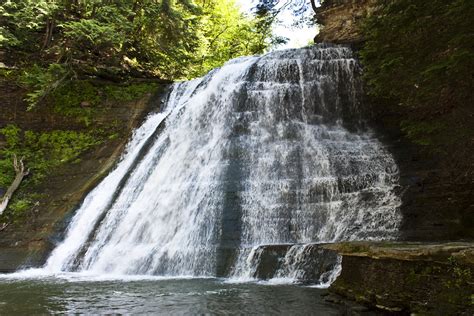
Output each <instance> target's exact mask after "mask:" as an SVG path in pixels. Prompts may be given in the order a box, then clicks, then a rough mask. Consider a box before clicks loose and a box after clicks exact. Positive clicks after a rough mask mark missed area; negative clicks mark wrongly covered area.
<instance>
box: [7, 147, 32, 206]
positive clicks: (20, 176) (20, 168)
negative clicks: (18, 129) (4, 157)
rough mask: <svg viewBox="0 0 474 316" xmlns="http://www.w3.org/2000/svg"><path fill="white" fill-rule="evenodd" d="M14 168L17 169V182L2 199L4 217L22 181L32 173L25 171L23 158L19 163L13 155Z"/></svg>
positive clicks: (13, 183) (14, 182)
mask: <svg viewBox="0 0 474 316" xmlns="http://www.w3.org/2000/svg"><path fill="white" fill-rule="evenodd" d="M13 168H15V172H16V176H15V180H13V182H12V184H11V185H10V187H9V188H8V190H7V192H6V193H5V195H4V196H3V198H2V202H1V203H0V215H2V214H3V212H4V211H5V210H6V209H7V206H8V203H9V202H10V200H11V198H12V196H13V194H14V193H15V191H16V190H17V189H18V187H19V186H20V184H21V181H23V178H24V177H26V176H27V175H28V174H29V173H30V170H29V169H28V170H25V164H24V163H23V158H21V159H20V161H18V158H17V156H16V155H13Z"/></svg>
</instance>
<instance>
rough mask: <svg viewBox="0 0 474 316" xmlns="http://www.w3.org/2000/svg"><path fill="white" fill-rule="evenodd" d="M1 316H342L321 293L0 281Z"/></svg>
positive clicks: (215, 283)
mask: <svg viewBox="0 0 474 316" xmlns="http://www.w3.org/2000/svg"><path fill="white" fill-rule="evenodd" d="M0 282H1V283H0V314H1V315H11V314H15V315H27V314H29V315H31V314H62V313H86V314H111V313H114V314H130V313H132V314H137V313H153V314H156V313H160V314H194V315H195V314H219V315H235V314H284V315H315V314H316V315H341V314H342V313H343V311H342V310H341V307H340V306H337V305H333V304H330V303H328V302H325V301H324V300H323V299H322V297H321V294H322V293H324V291H323V290H320V289H315V288H308V287H299V286H292V285H273V286H270V285H268V286H265V285H259V284H248V283H247V284H232V283H226V282H222V281H220V280H214V279H193V280H148V281H147V280H141V281H129V282H124V281H102V282H97V281H95V282H90V281H88V282H82V281H77V280H76V281H71V280H61V279H53V278H49V279H36V280H31V279H30V280H2V281H0Z"/></svg>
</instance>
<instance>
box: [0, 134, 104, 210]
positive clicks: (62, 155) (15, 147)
mask: <svg viewBox="0 0 474 316" xmlns="http://www.w3.org/2000/svg"><path fill="white" fill-rule="evenodd" d="M0 133H1V134H2V135H3V136H4V137H5V140H6V146H5V148H3V149H1V150H0V187H2V188H7V187H8V186H9V185H10V184H11V183H12V181H13V179H14V177H15V172H14V169H13V156H14V155H16V156H17V157H19V158H22V159H23V161H24V163H25V165H26V168H28V169H29V170H30V175H29V176H28V177H26V178H25V179H24V181H23V182H22V184H21V186H20V189H22V188H28V187H32V186H34V185H37V184H39V183H40V182H41V181H43V180H44V178H45V177H46V175H47V174H48V172H50V171H51V170H52V169H53V168H55V167H58V166H59V165H61V164H64V163H71V162H74V161H77V160H78V157H79V156H80V155H81V154H82V153H84V152H86V151H87V150H89V149H90V148H92V147H94V146H96V145H98V144H100V143H102V142H103V141H104V140H105V139H106V137H107V135H102V134H100V133H97V131H91V132H78V131H64V130H53V131H49V132H34V131H29V130H26V131H23V130H21V129H20V128H18V127H17V126H15V125H7V126H6V127H4V128H2V129H0ZM19 197H20V198H18V197H15V198H17V199H14V200H12V203H11V204H10V205H9V208H8V210H7V212H6V213H5V214H6V215H8V213H11V214H15V215H18V214H19V213H21V212H23V211H25V210H26V209H28V208H30V206H31V204H32V203H33V200H32V198H31V196H30V197H21V190H20V193H19ZM11 214H10V215H11Z"/></svg>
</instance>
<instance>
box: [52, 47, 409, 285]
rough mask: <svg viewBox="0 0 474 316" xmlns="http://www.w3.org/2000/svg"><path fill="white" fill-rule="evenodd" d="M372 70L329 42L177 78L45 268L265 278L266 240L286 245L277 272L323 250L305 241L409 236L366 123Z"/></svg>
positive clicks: (297, 271) (296, 269)
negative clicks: (364, 74) (261, 265)
mask: <svg viewBox="0 0 474 316" xmlns="http://www.w3.org/2000/svg"><path fill="white" fill-rule="evenodd" d="M359 72H360V69H359V66H358V64H357V62H356V60H355V59H354V57H353V54H352V52H351V50H350V49H349V48H347V47H342V46H328V45H318V46H314V47H310V48H304V49H294V50H285V51H276V52H272V53H269V54H267V55H264V56H253V57H243V58H237V59H234V60H231V61H229V62H228V63H227V64H225V65H224V66H223V67H222V68H220V69H215V70H213V71H211V72H210V73H209V74H208V75H206V76H204V77H203V78H199V79H195V80H193V81H189V82H182V83H176V84H174V85H173V86H172V88H171V91H170V92H169V95H168V97H167V100H166V102H165V106H163V108H162V109H161V111H160V112H159V113H155V114H151V115H150V116H149V117H148V118H147V119H146V121H145V122H144V123H143V125H142V126H141V127H140V128H138V129H137V130H136V131H135V133H134V135H133V137H132V139H131V140H130V142H129V145H128V147H127V150H126V152H125V153H124V154H123V157H122V159H121V161H120V162H119V163H118V165H117V167H116V169H115V170H114V171H112V172H111V173H110V174H109V175H108V176H107V177H106V178H105V179H104V180H103V181H102V182H101V183H100V184H99V185H98V186H97V187H96V188H95V189H94V190H93V191H92V192H91V193H89V195H88V196H87V197H86V198H85V200H84V202H83V203H82V206H81V207H80V208H79V209H78V211H77V212H76V215H75V216H74V218H73V219H72V221H71V223H70V225H69V227H68V229H67V231H66V234H65V239H64V241H63V242H62V243H61V244H59V245H58V246H57V247H56V249H54V251H53V252H52V254H51V256H50V257H49V259H48V261H47V263H46V264H45V266H44V270H47V271H50V272H60V271H85V272H91V273H97V274H143V275H165V276H210V277H214V276H232V277H237V278H239V277H255V271H256V269H257V268H256V265H258V261H259V260H260V259H259V258H260V257H261V256H262V255H264V251H263V250H262V249H261V246H262V245H287V246H284V247H280V248H279V249H283V250H284V251H283V252H284V253H283V254H282V257H281V258H280V259H279V261H278V262H279V263H278V268H276V269H277V270H276V272H275V276H276V277H285V276H289V277H294V278H298V276H300V275H303V274H304V273H303V272H301V267H302V266H303V265H302V263H301V260H299V259H298V258H303V259H304V258H307V257H308V256H309V255H308V254H309V253H310V252H311V254H314V256H318V253H320V250H307V249H309V248H307V246H304V245H310V244H311V245H314V244H317V243H323V242H333V241H342V240H360V239H363V240H379V239H391V238H396V236H397V231H398V226H399V223H400V220H401V217H400V213H399V210H398V209H399V206H400V198H399V197H398V196H397V195H396V194H395V193H394V188H395V187H396V186H397V183H398V170H397V167H396V164H395V162H394V159H393V157H392V156H391V155H390V153H389V152H388V151H387V150H386V149H385V148H384V146H383V145H382V144H381V143H380V142H379V141H378V140H377V139H376V137H375V135H374V134H373V133H372V132H371V131H370V130H369V129H367V128H366V127H365V126H364V121H363V119H362V118H361V115H360V112H361V109H360V106H361V100H362V98H361V96H362V90H361V82H360V79H359V76H358V75H359ZM259 247H260V248H259ZM310 248H311V249H313V248H314V247H313V246H311V247H310ZM314 249H316V248H314ZM308 251H309V252H308ZM312 256H313V255H312ZM304 260H306V259H304ZM333 261H338V260H333ZM336 265H337V264H336ZM335 269H336V270H337V268H335ZM324 275H326V277H324ZM321 277H322V278H325V280H322V281H321V282H322V283H324V282H328V280H327V279H328V278H329V279H331V278H334V277H333V275H331V271H325V272H324V273H322V274H321Z"/></svg>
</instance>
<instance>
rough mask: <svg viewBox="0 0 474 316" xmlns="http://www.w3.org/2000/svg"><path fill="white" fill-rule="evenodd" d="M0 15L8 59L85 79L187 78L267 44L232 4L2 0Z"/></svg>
mask: <svg viewBox="0 0 474 316" xmlns="http://www.w3.org/2000/svg"><path fill="white" fill-rule="evenodd" d="M0 17H1V19H0V45H1V46H2V47H3V48H5V49H6V50H7V51H8V52H14V53H15V55H16V56H15V57H13V56H12V57H11V58H16V59H21V57H23V60H24V61H31V59H32V56H34V57H35V59H36V60H37V61H39V62H40V63H41V62H42V63H43V64H51V63H53V62H54V63H56V64H61V65H67V66H70V67H72V68H73V70H74V71H76V72H79V73H88V74H93V73H100V71H101V68H103V69H107V70H108V71H110V70H113V71H116V72H119V73H127V74H130V73H132V74H133V73H140V74H142V75H144V74H146V75H150V76H158V77H161V78H163V79H182V78H189V77H194V76H198V75H201V74H203V73H204V72H206V71H208V70H209V69H210V68H212V67H216V66H218V65H220V64H222V63H223V62H224V61H226V60H228V59H230V58H233V57H236V56H239V55H248V54H255V53H261V52H262V51H264V50H265V49H266V48H267V46H268V45H266V44H265V42H264V41H261V38H260V37H259V36H255V33H256V32H257V22H258V19H256V18H252V17H247V16H243V15H242V14H241V13H240V12H239V10H238V8H237V6H236V5H235V3H234V1H233V0H220V1H218V0H195V1H191V0H120V1H118V0H8V1H6V2H4V3H3V4H2V5H0Z"/></svg>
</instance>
